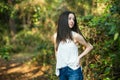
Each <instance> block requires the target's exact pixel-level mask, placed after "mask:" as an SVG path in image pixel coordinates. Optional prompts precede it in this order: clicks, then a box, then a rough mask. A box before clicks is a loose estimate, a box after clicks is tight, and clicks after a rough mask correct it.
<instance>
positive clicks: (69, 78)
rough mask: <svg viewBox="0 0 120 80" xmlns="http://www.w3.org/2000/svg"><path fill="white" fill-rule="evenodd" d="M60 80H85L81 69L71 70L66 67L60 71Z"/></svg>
mask: <svg viewBox="0 0 120 80" xmlns="http://www.w3.org/2000/svg"><path fill="white" fill-rule="evenodd" d="M59 80H83V74H82V71H81V67H80V68H78V69H76V70H73V69H71V68H69V67H68V66H67V67H64V68H61V69H60V75H59Z"/></svg>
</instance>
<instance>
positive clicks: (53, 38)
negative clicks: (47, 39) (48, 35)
mask: <svg viewBox="0 0 120 80" xmlns="http://www.w3.org/2000/svg"><path fill="white" fill-rule="evenodd" d="M56 37H57V33H54V34H53V36H52V41H53V42H54V43H55V42H56Z"/></svg>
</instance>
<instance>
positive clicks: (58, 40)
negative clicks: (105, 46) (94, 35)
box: [53, 11, 93, 80]
mask: <svg viewBox="0 0 120 80" xmlns="http://www.w3.org/2000/svg"><path fill="white" fill-rule="evenodd" d="M53 42H54V47H55V56H56V75H57V76H59V79H60V80H83V74H82V71H81V67H80V65H79V62H80V59H81V58H82V57H83V56H85V55H86V54H87V53H89V52H90V51H91V50H92V49H93V46H92V45H91V44H90V43H88V42H87V41H86V40H85V39H84V37H83V36H82V34H81V32H80V30H79V28H78V25H77V20H76V16H75V14H74V13H73V12H71V11H65V12H63V13H62V14H61V15H60V17H59V20H58V27H57V32H56V33H55V34H54V35H53ZM77 44H81V45H83V46H85V50H84V51H83V52H82V53H81V54H78V53H79V52H78V46H77Z"/></svg>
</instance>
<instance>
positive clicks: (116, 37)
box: [114, 32, 119, 41]
mask: <svg viewBox="0 0 120 80" xmlns="http://www.w3.org/2000/svg"><path fill="white" fill-rule="evenodd" d="M118 36H119V33H118V32H116V33H115V35H114V41H115V40H117V39H118Z"/></svg>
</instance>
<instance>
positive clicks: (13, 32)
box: [8, 0, 16, 37]
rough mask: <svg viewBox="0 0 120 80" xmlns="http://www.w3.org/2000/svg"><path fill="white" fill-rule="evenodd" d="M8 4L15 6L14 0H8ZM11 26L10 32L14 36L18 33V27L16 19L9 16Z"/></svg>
mask: <svg viewBox="0 0 120 80" xmlns="http://www.w3.org/2000/svg"><path fill="white" fill-rule="evenodd" d="M8 4H9V5H10V6H13V5H12V0H8ZM9 27H10V34H11V36H12V37H14V36H15V34H16V27H15V21H14V19H13V18H11V17H10V18H9Z"/></svg>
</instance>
